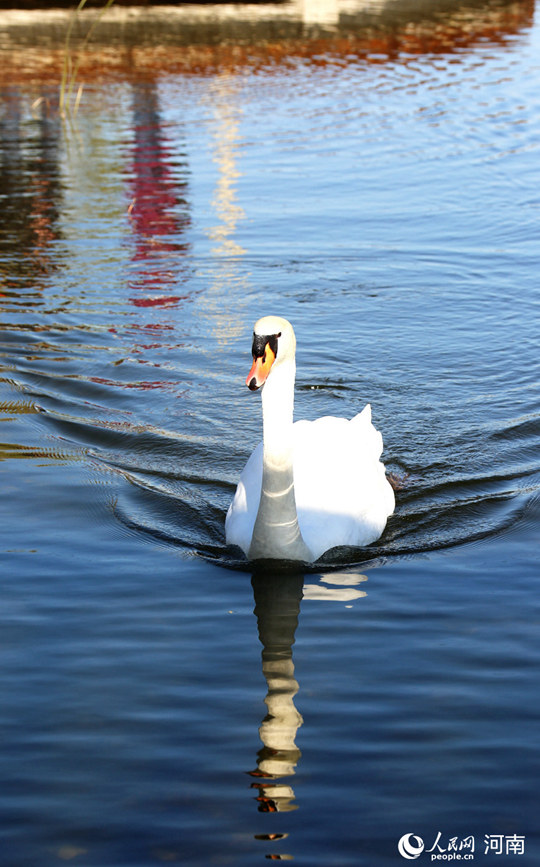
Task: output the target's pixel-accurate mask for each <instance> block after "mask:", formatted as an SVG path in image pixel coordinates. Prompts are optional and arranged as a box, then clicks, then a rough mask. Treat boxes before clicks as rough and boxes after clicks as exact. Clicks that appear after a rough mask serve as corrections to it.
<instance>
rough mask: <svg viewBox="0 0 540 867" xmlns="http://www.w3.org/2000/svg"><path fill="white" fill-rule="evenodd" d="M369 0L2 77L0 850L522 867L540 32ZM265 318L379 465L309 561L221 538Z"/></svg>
mask: <svg viewBox="0 0 540 867" xmlns="http://www.w3.org/2000/svg"><path fill="white" fill-rule="evenodd" d="M205 8H206V7H205ZM222 9H223V7H222ZM392 10H393V12H392ZM396 10H398V7H397V6H391V7H388V9H387V14H383V13H380V17H377V16H378V15H379V13H378V12H377V11H376V10H375V11H373V14H372V17H371V18H370V19H369V21H367V22H363V20H361V19H360V18H359V19H355V20H354V21H353V22H352V24H351V23H349V24H347V21H345V23H344V22H343V21H341V25H340V28H341V29H339V30H338V31H335V32H333V33H330V35H329V30H328V28H329V25H328V24H326V25H325V26H322V25H320V27H319V30H318V31H317V32H315V33H314V32H312V30H310V28H309V27H308V26H307V25H306V24H304V26H303V29H302V26H301V25H297V26H296V27H295V28H292V30H291V31H290V32H289V31H287V32H285V31H283V32H282V33H281V36H280V33H279V32H277V33H276V27H277V25H275V24H274V25H271V23H268V22H267V23H266V25H265V26H266V41H265V42H263V41H261V39H260V38H259V36H260V33H259V30H257V38H253V39H252V41H251V42H250V41H249V40H247V41H246V39H245V38H243V39H240V37H239V36H238V34H236V33H235V39H239V41H238V42H236V43H235V42H234V41H233V42H232V43H231V41H230V40H229V42H228V43H226V44H223V45H221V46H220V45H218V46H217V47H216V46H215V45H213V47H212V46H211V45H210V41H211V40H209V45H205V44H204V32H203V35H202V36H200V44H198V47H197V46H195V45H194V46H192V47H190V49H189V50H190V52H191V53H188V54H189V56H188V55H187V54H185V53H178V52H180V49H179V48H178V46H177V47H176V48H174V47H173V49H171V53H169V54H167V55H165V54H163V55H161V54H160V53H159V52H157V53H156V51H155V49H154V48H150V49H148V51H149V52H150V53H149V54H148V53H147V54H143V55H141V56H140V57H135V60H133V64H132V66H129V64H128V65H127V66H125V67H122V68H121V69H117V68H113V67H109V66H108V65H107V64H108V63H110V62H111V61H110V57H111V56H112V55H111V53H110V50H109V49H107V50H109V54H107V53H106V49H104V48H103V46H101V47H100V46H98V47H97V48H95V49H92V50H95V51H97V52H100V51H101V52H105V53H104V54H103V62H102V63H100V64H99V74H97V75H95V74H92V69H94V67H93V66H92V65H91V64H90V65H89V66H88V67H84V66H81V75H83V74H84V75H85V76H86V79H85V80H84V82H83V83H84V85H85V86H84V90H83V91H82V96H81V100H80V104H79V106H78V110H77V112H76V114H75V111H74V110H73V111H72V112H71V113H70V112H68V113H67V115H64V116H62V114H61V112H59V111H58V99H59V77H58V76H57V74H56V71H55V70H56V67H55V66H54V63H53V60H54V57H53V59H52V60H51V57H52V55H51V57H49V60H50V64H51V65H50V68H49V67H39V68H40V69H41V72H40V74H39V75H37V74H36V73H35V70H34V72H32V74H30V73H29V74H26V71H25V70H27V69H28V68H30V67H28V64H31V63H33V62H34V60H35V58H34V60H32V57H33V55H31V52H30V53H29V52H26V53H25V52H23V57H24V58H26V61H24V60H23V61H20V63H19V61H18V60H17V58H18V57H19V55H18V54H17V53H16V51H15V52H14V53H13V55H10V57H11V60H10V63H12V64H13V69H14V70H15V72H14V73H13V78H12V80H9V81H8V80H6V79H7V75H5V74H4V73H3V74H2V81H3V82H4V84H3V87H2V90H1V115H0V117H1V121H0V128H1V142H0V205H1V207H0V309H1V314H0V420H1V428H0V430H1V432H2V436H1V437H0V439H1V440H2V442H1V445H0V450H1V452H0V454H1V458H2V463H1V465H0V468H1V473H2V490H3V498H2V537H1V538H2V541H1V546H0V562H1V575H2V580H1V600H2V604H1V608H0V610H1V611H2V631H1V635H2V638H1V647H2V666H1V669H0V684H1V687H2V695H3V698H2V710H1V711H0V720H1V725H2V730H3V732H2V748H1V752H0V768H1V775H2V787H1V788H0V814H1V823H2V826H1V830H0V834H1V837H0V840H1V850H2V858H1V859H0V860H1V861H2V864H6V865H10V867H11V865H21V864H30V863H32V864H40V865H48V864H55V863H59V862H60V861H62V860H73V861H74V863H80V864H84V865H110V864H114V865H122V864H126V865H127V864H129V865H130V867H135V865H139V864H140V865H148V864H153V863H160V862H164V861H168V862H173V863H174V862H177V863H182V864H192V865H208V864H233V865H244V864H245V865H248V864H249V865H252V864H255V863H258V862H260V861H262V860H263V859H266V858H282V859H288V858H294V860H295V861H297V862H298V863H300V864H306V865H318V864H320V865H332V867H334V865H336V867H338V865H359V864H361V865H391V864H398V863H406V861H404V859H403V858H402V857H401V856H400V854H399V853H398V849H397V845H398V841H399V839H400V838H401V837H402V836H403V835H405V834H414V835H416V836H420V837H421V838H422V839H423V841H424V845H425V850H426V851H424V852H423V853H422V855H421V856H420V857H419V858H418V862H417V863H419V864H422V863H427V862H428V861H431V860H432V854H441V855H442V856H444V857H442V858H441V859H439V860H448V859H447V858H446V856H448V855H450V854H453V852H454V851H458V850H459V846H460V845H461V851H462V852H464V853H465V852H467V853H469V854H470V853H471V849H470V838H471V837H473V838H474V844H475V850H474V860H476V861H477V862H480V863H482V864H485V865H487V867H491V865H493V864H499V863H500V864H502V865H514V864H520V865H536V864H538V858H539V857H540V847H539V834H538V832H539V821H538V779H539V771H540V767H539V765H540V762H539V735H538V731H539V717H540V702H539V699H538V671H539V662H540V655H539V650H538V625H539V622H540V611H539V606H538V601H537V593H536V585H537V580H538V577H539V568H538V542H539V534H538V520H539V516H540V515H539V512H540V507H539V494H538V492H539V482H540V395H539V388H538V380H539V376H538V370H539V366H538V337H539V322H540V315H539V312H540V311H539V301H538V288H537V287H538V251H539V249H540V246H539V243H540V231H539V226H540V220H539V217H540V194H539V190H540V28H539V26H538V23H537V22H536V20H535V17H534V9H533V7H532V6H531V4H530V3H519V2H518V3H513V4H505V3H489V4H477V5H473V4H471V5H469V6H462V7H461V6H459V5H457V4H448V6H437V7H436V8H435V11H433V10H431V11H430V10H426V9H425V8H424V7H422V6H420V7H415V6H410V7H406V6H404V5H402V6H400V7H399V11H396ZM391 13H392V14H391ZM261 14H262V15H263V17H264V14H266V13H264V11H263V12H262V13H261ZM359 14H360V13H359ZM366 15H367V13H366ZM392 15H393V16H394V17H392ZM351 20H352V19H351ZM0 23H1V21H0ZM353 25H354V26H353ZM260 27H263V25H262V24H261V25H260ZM283 27H284V25H283ZM291 27H292V25H291ZM331 29H332V28H330V30H331ZM278 30H279V28H278ZM319 31H320V32H319ZM161 38H162V41H166V40H165V38H164V37H163V36H162V37H161ZM171 38H172V37H171ZM212 39H214V37H212ZM150 42H152V43H153V44H154V43H159V39H158V37H157V36H156V37H153V38H152V39H151V40H150ZM133 50H135V49H133ZM59 51H60V49H59ZM88 51H90V48H89V49H88ZM119 51H120V49H119ZM182 51H184V49H182ZM175 52H176V53H175ZM59 56H60V57H61V51H60V54H59ZM134 56H135V55H134ZM186 57H188V60H186ZM107 58H108V59H107ZM149 58H150V59H149ZM25 62H26V63H27V66H25ZM94 66H96V64H94ZM178 67H181V68H178ZM45 68H47V69H49V72H47V73H44V72H43V69H45ZM32 69H34V67H32ZM94 72H95V70H94ZM270 312H275V313H278V314H280V315H284V316H286V317H288V318H289V319H290V320H291V321H292V322H293V324H294V326H295V330H296V333H297V339H298V356H297V362H298V373H297V396H296V416H297V418H300V417H304V418H315V417H318V416H320V415H324V414H327V413H330V414H335V415H345V416H351V415H353V414H354V413H355V412H357V411H358V410H359V409H361V408H362V406H363V405H364V404H365V403H366V402H370V403H371V404H372V407H373V416H374V421H375V423H376V425H377V427H379V428H380V429H381V430H382V432H383V436H384V441H385V453H384V459H385V463H386V465H387V467H388V469H389V470H391V471H392V472H393V473H395V474H396V475H398V476H400V477H403V478H404V485H403V488H402V490H400V491H399V492H398V494H397V509H396V512H395V515H394V516H393V517H392V518H391V520H390V521H389V524H388V527H387V530H386V531H385V533H384V535H383V537H382V538H381V540H380V541H379V542H378V543H377V544H376V545H374V546H373V547H372V548H370V549H368V550H366V551H363V552H360V553H359V554H358V557H357V558H356V563H355V564H351V563H350V562H348V563H347V564H343V565H342V568H341V569H340V570H339V571H338V570H336V569H335V568H334V569H333V570H330V571H326V570H324V569H321V568H317V567H314V569H313V570H312V571H311V573H310V574H307V573H306V574H305V575H288V576H281V577H278V576H275V575H270V576H268V575H254V576H251V574H250V572H249V570H248V569H247V567H246V564H243V563H241V562H238V559H237V553H236V552H234V551H230V550H227V548H226V546H225V543H224V533H223V522H224V517H225V512H226V509H227V506H228V503H229V501H230V498H231V496H232V494H233V492H234V486H235V484H236V480H237V478H238V476H239V473H240V470H241V468H242V466H243V463H244V462H245V460H246V458H247V457H248V455H249V454H250V452H251V450H252V448H253V447H254V445H255V444H256V443H257V441H258V439H259V438H260V435H261V418H260V399H259V398H258V397H256V396H253V395H252V394H250V393H249V392H248V390H247V389H246V388H245V386H244V379H245V375H246V373H247V369H248V366H249V364H250V343H251V330H252V326H253V322H254V321H255V320H256V319H257V318H258V317H259V316H261V315H264V314H266V313H270ZM293 646H294V647H293ZM293 649H294V657H293ZM261 651H262V655H261ZM264 701H266V706H265V704H264ZM439 832H440V835H441V836H440V837H438V834H439ZM486 835H491V836H490V837H489V838H488V839H487V841H486V839H485V837H486ZM514 835H517V836H516V837H514ZM452 840H455V842H454V843H452V842H451V841H452ZM466 840H468V841H469V842H468V844H467V845H468V846H469V848H468V849H467V848H466V844H465V841H466ZM512 841H513V842H512ZM413 842H414V840H413ZM521 842H523V851H520V849H519V846H520V845H521ZM499 844H500V846H501V847H503V851H502V852H501V853H499V852H498V850H497V845H499ZM456 847H457V848H456ZM430 849H431V850H432V851H431V853H429V852H428V851H427V850H430ZM486 849H488V852H487V854H486V852H485V850H486Z"/></svg>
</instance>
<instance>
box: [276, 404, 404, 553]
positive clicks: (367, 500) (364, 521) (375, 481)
mask: <svg viewBox="0 0 540 867" xmlns="http://www.w3.org/2000/svg"><path fill="white" fill-rule="evenodd" d="M293 430H294V435H295V450H294V487H295V496H296V507H297V512H298V522H299V524H300V530H301V532H302V536H303V537H304V541H305V542H306V544H307V546H308V547H309V548H310V550H311V551H312V552H313V554H314V556H315V559H317V558H318V557H320V556H321V555H322V554H323V553H324V552H325V551H327V550H329V549H330V548H334V547H336V546H338V545H347V546H353V547H362V546H364V545H368V544H369V543H370V542H373V541H374V540H375V539H377V538H378V537H379V536H380V535H381V533H382V531H383V529H384V527H385V524H386V519H387V517H388V515H390V514H391V513H392V512H393V510H394V492H393V490H392V488H391V486H390V484H389V483H388V481H387V479H386V475H385V470H384V465H383V464H382V463H381V461H380V456H381V453H382V448H383V442H382V436H381V434H380V433H379V431H377V430H376V429H375V428H374V427H373V425H372V423H371V407H370V406H369V404H368V406H366V407H365V409H364V410H363V411H362V412H361V413H359V415H357V416H355V417H354V418H353V419H351V420H348V419H343V418H334V417H331V416H326V417H324V418H320V419H317V420H316V421H314V422H305V421H302V422H297V423H296V424H295V425H294V427H293Z"/></svg>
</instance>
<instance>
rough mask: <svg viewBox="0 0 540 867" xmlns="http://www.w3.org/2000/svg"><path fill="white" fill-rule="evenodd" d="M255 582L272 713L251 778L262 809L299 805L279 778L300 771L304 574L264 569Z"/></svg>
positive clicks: (265, 722)
mask: <svg viewBox="0 0 540 867" xmlns="http://www.w3.org/2000/svg"><path fill="white" fill-rule="evenodd" d="M251 583H252V586H253V593H254V596H255V616H256V617H257V625H258V629H259V639H260V641H261V644H262V646H263V650H262V670H263V675H264V677H265V679H266V683H267V685H268V692H267V695H266V698H265V700H264V701H265V704H266V707H267V708H268V713H267V714H266V716H265V718H264V719H263V721H262V723H261V726H260V728H259V735H260V738H261V741H262V743H263V746H262V748H261V749H260V750H259V752H258V753H257V768H256V770H254V771H252V772H251V775H252V776H253V777H258V778H260V781H258V782H254V783H252V787H253V788H255V789H257V790H258V795H257V801H258V805H259V806H258V809H259V810H260V811H261V812H272V813H274V812H278V811H279V812H283V811H286V810H295V809H296V807H297V805H296V804H294V803H293V799H294V791H293V789H292V787H291V786H289V785H287V784H284V783H282V782H278V780H279V779H280V778H281V777H289V776H292V775H293V774H294V773H295V768H296V765H297V763H298V760H299V759H300V756H301V753H300V750H299V749H298V747H297V746H296V743H295V738H296V733H297V731H298V729H299V728H300V726H301V725H302V722H303V720H302V717H301V715H300V714H299V713H298V711H297V709H296V707H295V705H294V696H295V695H296V693H297V692H298V682H297V681H296V679H295V677H294V664H293V660H292V646H293V644H294V635H295V632H296V627H297V625H298V615H299V613H300V601H301V599H302V590H303V585H304V579H303V575H275V574H272V573H264V574H261V575H254V576H253V578H252V581H251Z"/></svg>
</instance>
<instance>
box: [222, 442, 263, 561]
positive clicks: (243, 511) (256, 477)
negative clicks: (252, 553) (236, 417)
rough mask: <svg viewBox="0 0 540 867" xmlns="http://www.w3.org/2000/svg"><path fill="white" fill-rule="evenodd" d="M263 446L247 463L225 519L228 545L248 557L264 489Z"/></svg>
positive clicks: (255, 451) (260, 444)
mask: <svg viewBox="0 0 540 867" xmlns="http://www.w3.org/2000/svg"><path fill="white" fill-rule="evenodd" d="M262 457H263V444H262V442H261V443H259V445H258V446H257V448H256V449H255V450H254V451H253V452H252V454H251V456H250V458H249V459H248V462H247V463H246V465H245V467H244V469H243V470H242V474H241V476H240V481H239V482H238V486H237V488H236V493H235V495H234V498H233V501H232V503H231V505H230V506H229V511H228V512H227V517H226V519H225V538H226V540H227V544H228V545H238V547H239V548H241V549H242V550H243V552H244V554H245V555H246V557H247V556H248V552H249V547H250V545H251V537H252V536H253V527H254V526H255V518H256V517H257V512H258V509H259V501H260V498H261V488H262Z"/></svg>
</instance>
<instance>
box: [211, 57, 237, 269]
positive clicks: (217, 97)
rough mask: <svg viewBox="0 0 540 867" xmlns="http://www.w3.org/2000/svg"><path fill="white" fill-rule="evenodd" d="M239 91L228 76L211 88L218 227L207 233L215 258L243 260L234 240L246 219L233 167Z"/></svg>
mask: <svg viewBox="0 0 540 867" xmlns="http://www.w3.org/2000/svg"><path fill="white" fill-rule="evenodd" d="M238 90H239V87H238V79H237V77H236V76H235V75H234V74H231V73H224V74H222V75H220V76H218V77H216V78H215V79H214V80H213V82H212V84H211V86H210V95H211V96H212V98H213V100H212V101H213V107H214V117H215V120H216V125H215V128H214V148H213V156H212V159H213V161H214V162H215V163H216V165H217V166H218V169H219V175H218V181H217V185H216V189H215V192H214V198H213V199H212V207H213V208H214V210H215V212H216V215H217V216H218V218H219V223H218V224H217V225H216V226H214V227H212V228H211V229H209V231H208V235H209V237H210V238H212V240H215V241H218V246H217V247H214V248H213V249H212V252H213V253H214V254H215V255H218V256H223V255H225V256H242V255H243V254H244V253H245V252H246V251H245V250H244V248H243V247H241V246H240V245H239V244H237V243H236V241H235V240H234V238H233V235H234V233H235V231H236V225H237V223H238V221H239V220H243V219H244V218H245V213H244V210H243V208H242V207H241V206H240V205H238V204H237V201H236V181H237V179H238V178H239V177H240V174H241V173H240V172H239V171H238V169H237V167H236V161H237V150H238V143H239V141H240V133H239V126H240V118H241V116H242V109H241V107H240V105H239V104H238Z"/></svg>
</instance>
